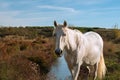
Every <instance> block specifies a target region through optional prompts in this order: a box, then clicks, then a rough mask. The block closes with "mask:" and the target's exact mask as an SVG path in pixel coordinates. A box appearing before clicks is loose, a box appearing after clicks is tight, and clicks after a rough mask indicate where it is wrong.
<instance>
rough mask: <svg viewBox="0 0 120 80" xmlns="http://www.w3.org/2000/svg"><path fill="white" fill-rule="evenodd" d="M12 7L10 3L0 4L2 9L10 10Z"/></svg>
mask: <svg viewBox="0 0 120 80" xmlns="http://www.w3.org/2000/svg"><path fill="white" fill-rule="evenodd" d="M10 5H11V3H9V2H0V8H3V9H4V8H8V7H9V6H10Z"/></svg>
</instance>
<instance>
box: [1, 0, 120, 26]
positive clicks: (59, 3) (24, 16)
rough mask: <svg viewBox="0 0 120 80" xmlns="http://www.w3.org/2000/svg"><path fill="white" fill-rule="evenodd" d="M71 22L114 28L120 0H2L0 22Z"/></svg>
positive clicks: (37, 23) (119, 22)
mask: <svg viewBox="0 0 120 80" xmlns="http://www.w3.org/2000/svg"><path fill="white" fill-rule="evenodd" d="M54 20H56V21H57V22H58V23H63V21H64V20H66V21H67V22H68V24H69V25H74V26H87V27H106V28H112V27H113V26H114V25H115V24H117V25H118V26H119V24H120V0H0V25H4V26H52V25H53V21H54Z"/></svg>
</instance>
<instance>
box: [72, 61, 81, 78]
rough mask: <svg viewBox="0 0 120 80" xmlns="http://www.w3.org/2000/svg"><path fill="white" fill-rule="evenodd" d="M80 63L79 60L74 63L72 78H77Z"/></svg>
mask: <svg viewBox="0 0 120 80" xmlns="http://www.w3.org/2000/svg"><path fill="white" fill-rule="evenodd" d="M81 65H82V62H79V63H78V64H76V65H74V67H73V69H72V75H73V80H77V78H78V75H79V72H80V66H81Z"/></svg>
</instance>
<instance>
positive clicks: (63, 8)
mask: <svg viewBox="0 0 120 80" xmlns="http://www.w3.org/2000/svg"><path fill="white" fill-rule="evenodd" d="M37 7H38V8H41V9H50V10H58V11H68V12H77V10H75V9H74V8H69V7H59V6H51V5H42V6H37Z"/></svg>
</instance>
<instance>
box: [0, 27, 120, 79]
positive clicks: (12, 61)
mask: <svg viewBox="0 0 120 80" xmlns="http://www.w3.org/2000/svg"><path fill="white" fill-rule="evenodd" d="M77 29H78V30H81V31H82V32H86V31H91V30H92V31H95V32H98V33H99V34H100V35H101V36H102V37H103V40H104V58H105V63H106V66H107V75H106V77H105V79H104V80H120V76H119V75H120V30H118V29H99V28H77ZM52 30H53V28H52V27H44V28H40V27H26V28H22V27H19V28H17V27H16V28H15V27H14V28H12V27H9V28H0V80H45V79H46V74H47V72H49V68H50V66H51V64H52V62H54V61H55V59H56V56H55V54H54V43H53V39H52Z"/></svg>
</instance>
